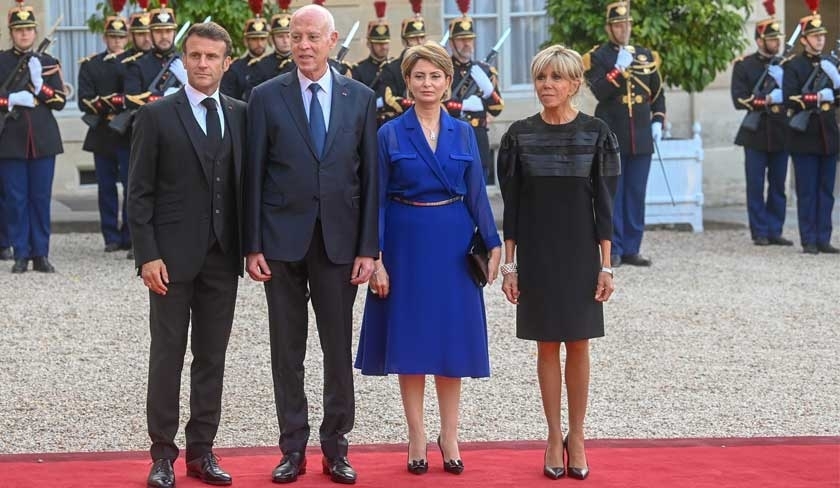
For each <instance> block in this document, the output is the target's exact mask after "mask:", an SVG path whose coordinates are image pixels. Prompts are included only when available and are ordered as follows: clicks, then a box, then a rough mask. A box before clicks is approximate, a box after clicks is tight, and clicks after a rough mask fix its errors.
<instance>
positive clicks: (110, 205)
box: [93, 148, 131, 247]
mask: <svg viewBox="0 0 840 488" xmlns="http://www.w3.org/2000/svg"><path fill="white" fill-rule="evenodd" d="M128 155H129V150H128V148H124V149H123V148H121V149H118V150H117V152H116V153H115V154H114V155H109V154H98V153H94V155H93V163H94V165H95V168H96V184H97V187H98V199H99V223H100V227H101V229H102V237H104V238H105V244H119V245H120V246H122V247H129V246H130V245H131V236H130V235H129V233H128V219H127V218H126V213H125V196H126V193H127V192H126V189H127V188H128ZM117 183H120V184H122V187H123V201H122V205H121V204H120V201H119V193H118V191H117ZM120 212H122V226H120V223H119V220H120V219H119V215H120Z"/></svg>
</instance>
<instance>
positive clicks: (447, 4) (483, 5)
mask: <svg viewBox="0 0 840 488" xmlns="http://www.w3.org/2000/svg"><path fill="white" fill-rule="evenodd" d="M534 1H543V0H534ZM496 12H497V7H496V0H472V2H471V3H470V13H471V14H495V13H496ZM443 15H444V16H446V17H455V16H458V15H461V11H460V10H458V4H457V3H455V0H444V3H443Z"/></svg>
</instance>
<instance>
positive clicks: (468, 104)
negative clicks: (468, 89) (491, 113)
mask: <svg viewBox="0 0 840 488" xmlns="http://www.w3.org/2000/svg"><path fill="white" fill-rule="evenodd" d="M483 110H484V103H483V102H482V101H481V99H480V98H478V95H470V96H469V97H467V98H466V99H465V100H464V101H463V102H461V112H481V111H483Z"/></svg>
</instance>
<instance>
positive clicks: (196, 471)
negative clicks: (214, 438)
mask: <svg viewBox="0 0 840 488" xmlns="http://www.w3.org/2000/svg"><path fill="white" fill-rule="evenodd" d="M187 476H190V477H192V478H198V479H200V480H201V481H203V482H205V483H207V484H208V485H219V486H223V485H229V484H231V483H233V478H231V476H230V475H229V474H227V473H226V472H225V470H223V469H222V468H221V467H220V466H219V460H218V458H216V456H215V455H214V454H213V453H212V452H208V453H207V454H205V455H203V456H201V457H199V458H196V459H193V460H192V461H190V462H188V463H187Z"/></svg>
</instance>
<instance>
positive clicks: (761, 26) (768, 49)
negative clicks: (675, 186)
mask: <svg viewBox="0 0 840 488" xmlns="http://www.w3.org/2000/svg"><path fill="white" fill-rule="evenodd" d="M764 5H765V8H767V13H768V14H769V15H770V18H768V19H764V20H762V21H760V22H758V23H756V25H755V43H756V46H757V47H758V50H757V51H756V52H755V53H753V54H751V55H749V56H743V57H741V58H739V59H737V60H736V61H735V64H734V66H733V68H732V84H731V91H732V103H733V104H734V105H735V109H736V110H746V111H747V114H746V116H745V117H744V121H743V123H742V124H741V128H740V129H739V130H738V135H737V136H736V137H735V144H737V145H739V146H743V148H744V165H745V169H746V182H747V215H748V217H749V223H750V234H751V236H752V240H753V243H755V245H756V246H767V245H771V244H773V245H779V246H790V245H792V244H793V242H792V241H790V240H788V239H785V238H784V237H782V228H783V227H784V223H785V208H786V199H785V178H786V177H787V166H788V152H787V136H788V131H787V115H786V112H787V111H786V110H785V106H784V100H783V98H782V79H783V76H784V73H783V69H782V66H781V63H782V61H783V54H784V45H783V42H782V40H783V39H784V34H783V33H782V31H781V24H780V23H779V21H778V20H777V19H776V18H775V17H773V15H774V14H775V7H774V5H773V0H768V1H766V2H765V3H764ZM765 185H766V186H767V196H766V197H765V193H764V188H765Z"/></svg>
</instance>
